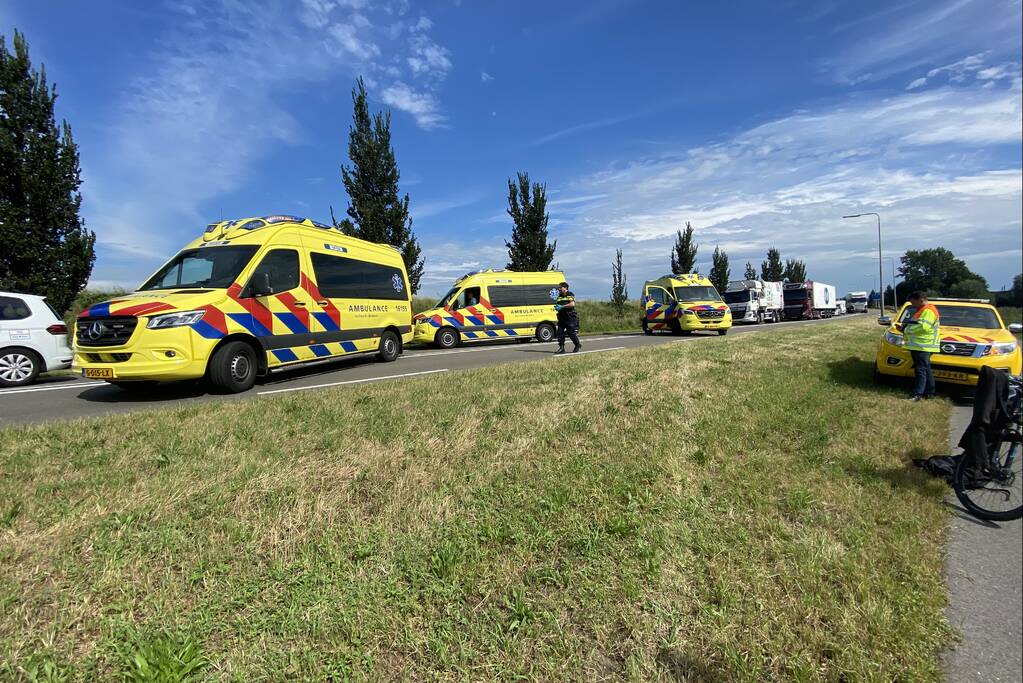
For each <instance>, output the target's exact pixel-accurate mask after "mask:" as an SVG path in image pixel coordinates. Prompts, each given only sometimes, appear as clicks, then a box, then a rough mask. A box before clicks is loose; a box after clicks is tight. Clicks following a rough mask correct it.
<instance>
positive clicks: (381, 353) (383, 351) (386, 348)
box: [377, 330, 401, 363]
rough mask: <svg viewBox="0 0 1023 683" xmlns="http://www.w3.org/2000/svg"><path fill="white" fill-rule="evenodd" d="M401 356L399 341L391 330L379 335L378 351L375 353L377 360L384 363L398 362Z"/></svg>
mask: <svg viewBox="0 0 1023 683" xmlns="http://www.w3.org/2000/svg"><path fill="white" fill-rule="evenodd" d="M400 355H401V339H399V338H398V335H396V334H395V333H394V332H392V331H391V330H387V331H386V332H384V333H383V334H382V335H380V349H379V350H378V351H377V358H379V359H380V360H382V361H383V362H385V363H390V362H392V361H396V360H398V356H400Z"/></svg>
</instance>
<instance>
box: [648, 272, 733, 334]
mask: <svg viewBox="0 0 1023 683" xmlns="http://www.w3.org/2000/svg"><path fill="white" fill-rule="evenodd" d="M642 326H643V332H645V333H646V334H653V333H654V332H655V331H658V330H668V331H670V332H672V333H673V334H692V333H693V332H695V331H697V330H708V331H714V332H717V333H718V334H722V335H723V334H727V333H728V328H730V327H731V326H732V312H731V310H729V308H728V304H726V303H725V302H724V301H723V300H722V299H721V295H720V294H718V290H717V289H715V288H714V285H713V284H712V283H711V281H710V280H708V279H707V278H705V277H703V276H702V275H700V274H698V273H691V274H686V275H665V276H663V277H660V278H658V279H656V280H648V281H647V282H646V284H645V285H643V321H642Z"/></svg>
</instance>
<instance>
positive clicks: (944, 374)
mask: <svg viewBox="0 0 1023 683" xmlns="http://www.w3.org/2000/svg"><path fill="white" fill-rule="evenodd" d="M934 377H935V379H954V380H956V381H959V382H965V381H966V378H967V377H969V375H967V374H966V373H965V372H950V371H948V370H935V371H934Z"/></svg>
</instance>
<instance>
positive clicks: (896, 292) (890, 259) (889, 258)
mask: <svg viewBox="0 0 1023 683" xmlns="http://www.w3.org/2000/svg"><path fill="white" fill-rule="evenodd" d="M874 258H875V259H876V258H877V257H876V256H875V257H874ZM884 258H885V260H886V261H888V262H889V263H891V264H892V296H894V297H895V309H894V310H896V311H897V310H899V288H898V287H896V286H895V258H894V257H892V256H885V257H884Z"/></svg>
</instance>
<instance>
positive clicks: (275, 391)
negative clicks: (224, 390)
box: [257, 368, 448, 396]
mask: <svg viewBox="0 0 1023 683" xmlns="http://www.w3.org/2000/svg"><path fill="white" fill-rule="evenodd" d="M447 371H448V369H447V368H441V369H439V370H423V371H422V372H406V373H404V374H401V375H383V376H381V377H366V378H365V379H349V380H345V381H343V382H328V383H327V384H310V385H309V386H301V387H289V388H287V389H271V390H270V391H259V392H257V393H258V394H259V395H260V396H266V395H267V394H283V393H284V392H286V391H302V390H304V389H323V388H324V387H337V386H341V385H342V384H364V383H366V382H379V381H381V380H385V379H400V378H402V377H417V376H419V375H433V374H435V373H438V372H447Z"/></svg>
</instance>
